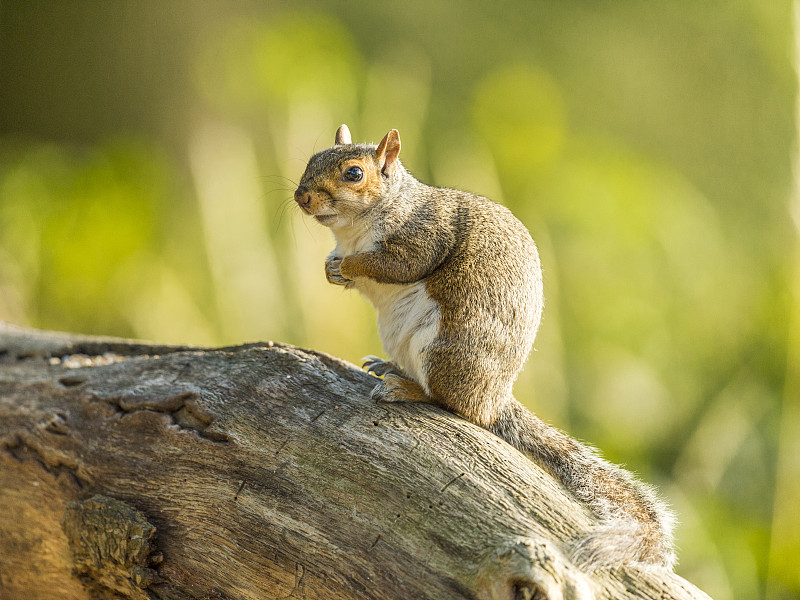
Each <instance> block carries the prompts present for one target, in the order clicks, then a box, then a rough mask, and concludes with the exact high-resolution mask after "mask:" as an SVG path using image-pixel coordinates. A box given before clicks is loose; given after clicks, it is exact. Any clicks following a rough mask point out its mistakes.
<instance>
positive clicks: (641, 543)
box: [570, 518, 677, 571]
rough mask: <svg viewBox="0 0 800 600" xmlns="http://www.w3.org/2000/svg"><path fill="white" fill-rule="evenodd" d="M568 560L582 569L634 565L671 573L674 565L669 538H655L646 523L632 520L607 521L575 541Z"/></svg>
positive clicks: (673, 553)
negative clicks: (663, 569)
mask: <svg viewBox="0 0 800 600" xmlns="http://www.w3.org/2000/svg"><path fill="white" fill-rule="evenodd" d="M570 555H571V556H570V558H571V560H572V562H573V563H574V564H576V565H578V566H579V568H581V569H585V570H587V571H591V570H594V569H600V568H609V567H619V566H622V565H635V566H638V567H643V568H653V567H657V568H666V569H669V570H672V569H673V568H674V567H675V563H676V562H677V557H676V554H675V549H674V548H673V547H672V543H671V538H669V539H667V537H666V536H665V535H664V534H663V533H661V534H659V535H654V534H653V531H652V530H651V528H650V527H648V526H647V525H646V524H644V523H642V522H641V521H637V520H635V519H625V518H618V519H610V520H608V521H603V522H601V523H599V524H598V525H597V526H596V527H595V528H594V529H592V530H591V531H590V532H589V533H587V534H585V535H582V536H580V537H579V538H577V539H576V540H575V541H574V543H573V545H572V548H571V552H570Z"/></svg>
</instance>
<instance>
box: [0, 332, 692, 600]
mask: <svg viewBox="0 0 800 600" xmlns="http://www.w3.org/2000/svg"><path fill="white" fill-rule="evenodd" d="M374 384H375V379H374V377H373V376H372V375H368V374H366V373H364V372H363V371H361V370H360V369H358V368H356V367H355V366H353V365H351V364H349V363H346V362H344V361H342V360H339V359H337V358H334V357H331V356H328V355H325V354H322V353H318V352H313V351H309V350H302V349H299V348H295V347H292V346H287V345H283V344H273V343H272V342H268V343H257V344H247V345H242V346H236V347H229V348H217V349H207V348H191V347H182V346H164V345H157V344H147V343H144V342H139V341H130V340H121V339H116V338H99V337H88V336H80V335H68V334H60V333H53V332H44V331H37V330H31V329H23V328H19V327H16V326H13V325H9V324H3V323H1V322H0V507H2V510H0V598H2V599H3V600H5V599H16V598H26V599H27V598H32V599H36V598H56V597H57V598H60V599H63V600H68V599H80V600H86V599H89V598H132V599H147V598H163V599H167V598H169V599H184V598H209V599H211V598H214V599H217V598H219V599H222V598H226V599H227V598H230V599H237V600H238V599H251V598H252V599H255V598H259V599H263V598H307V599H313V598H324V599H326V600H331V599H337V598H358V599H367V598H369V599H378V598H380V599H382V600H386V599H392V598H398V599H400V598H402V599H417V598H420V599H425V598H430V599H436V600H442V599H448V598H485V599H501V598H503V599H506V598H507V599H509V600H511V599H517V598H537V599H552V600H556V599H560V598H653V599H655V598H658V599H663V598H679V599H696V598H707V596H706V595H705V594H703V593H702V592H701V591H700V590H698V589H697V588H695V587H694V586H692V585H691V584H689V583H687V582H686V581H685V580H683V579H682V578H680V577H679V576H677V575H675V574H674V573H672V572H670V571H667V570H664V569H656V568H649V569H645V568H636V567H632V566H628V567H620V568H617V569H592V570H586V569H583V570H580V569H578V568H577V567H576V566H575V565H574V564H572V563H571V562H570V561H569V559H568V557H567V556H566V554H565V548H566V547H567V546H568V545H569V542H570V540H574V539H575V538H577V537H578V536H580V535H582V534H584V533H585V532H587V531H588V530H590V529H591V528H592V527H593V526H594V524H595V523H594V520H593V517H592V515H591V514H590V513H589V512H588V511H587V510H586V508H585V507H584V506H582V505H581V504H579V503H577V502H576V501H575V500H574V499H573V498H572V497H571V496H570V495H569V494H568V493H567V492H566V491H565V490H564V489H563V488H562V487H561V486H560V484H559V483H558V482H556V481H554V480H553V478H552V477H551V476H550V475H548V474H547V473H545V472H543V471H542V470H541V469H539V468H538V467H537V466H536V465H535V464H533V463H532V462H531V461H529V460H528V459H527V458H525V457H524V456H523V455H522V454H520V453H519V452H517V451H516V450H515V449H513V448H512V447H511V446H509V445H508V444H506V443H505V442H503V441H502V440H500V439H499V438H497V437H495V436H493V435H492V434H490V433H489V432H487V431H485V430H483V429H481V428H479V427H477V426H475V425H472V424H471V423H468V422H467V421H465V420H463V419H460V418H458V417H457V416H454V415H452V414H449V413H447V412H445V411H443V410H440V409H438V408H436V407H434V406H430V405H425V404H376V403H375V402H374V401H372V400H370V398H369V392H370V390H371V388H372V387H373V386H374Z"/></svg>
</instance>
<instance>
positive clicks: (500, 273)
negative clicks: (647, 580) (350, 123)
mask: <svg viewBox="0 0 800 600" xmlns="http://www.w3.org/2000/svg"><path fill="white" fill-rule="evenodd" d="M399 153H400V135H399V133H398V132H397V130H396V129H392V130H391V131H389V133H387V134H386V136H385V137H384V138H383V140H381V142H380V144H378V145H377V146H375V145H371V144H354V143H352V141H351V137H350V132H349V130H348V129H347V126H346V125H342V126H341V127H339V129H338V131H337V132H336V137H335V144H334V146H332V147H331V148H328V149H327V150H323V151H322V152H319V153H317V154H315V155H314V156H312V157H311V159H310V160H309V162H308V166H307V167H306V170H305V173H304V174H303V177H302V179H301V181H300V185H299V186H298V187H297V190H296V191H295V193H294V198H295V201H296V202H297V204H298V205H299V206H300V208H301V209H302V210H303V211H304V212H305V213H307V214H309V215H313V217H314V218H315V219H316V220H317V221H318V222H319V223H321V224H322V225H325V226H327V227H329V228H330V229H331V231H332V232H333V235H334V237H335V238H336V247H335V249H334V250H333V251H332V252H331V253H330V255H329V256H328V257H327V259H326V261H325V274H326V277H327V279H328V281H329V282H330V283H333V284H336V285H343V286H346V287H355V288H356V289H357V290H358V291H359V292H361V293H362V294H364V296H366V297H367V298H368V299H369V300H370V301H371V302H372V304H373V305H374V306H375V308H376V310H377V312H378V327H379V332H380V336H381V340H382V342H383V345H384V350H385V351H386V353H387V354H388V355H389V356H390V357H391V361H384V360H381V359H379V358H377V357H368V358H367V359H366V362H365V363H364V367H365V368H366V369H367V370H368V371H370V372H372V373H374V374H376V375H378V376H383V379H382V380H381V381H380V383H378V384H377V385H376V386H375V389H374V390H373V392H372V397H373V398H375V399H377V400H383V401H417V402H430V403H432V404H435V405H437V406H440V407H442V408H445V409H446V410H449V411H451V412H454V413H456V414H458V415H460V416H462V417H464V418H465V419H468V420H470V421H472V422H473V423H476V424H477V425H480V426H481V427H484V428H486V429H488V430H489V431H491V432H493V433H495V434H496V435H498V436H499V437H501V438H503V439H504V440H506V441H507V442H508V443H510V444H511V445H512V446H514V447H516V448H518V449H519V450H521V451H522V452H523V453H525V454H526V455H527V456H529V457H530V458H531V459H532V460H534V461H535V462H536V463H537V464H539V465H540V466H541V467H543V468H544V469H546V470H547V471H549V472H550V473H552V474H553V475H554V476H555V477H557V478H558V479H559V480H560V481H561V482H562V483H563V485H564V486H565V487H566V488H567V489H568V490H569V491H570V492H571V493H572V494H573V495H574V496H575V497H576V498H578V499H579V500H581V501H582V502H584V503H585V504H586V505H587V506H588V507H589V508H590V509H591V510H592V512H593V513H594V514H595V515H596V516H597V518H598V520H599V524H598V525H597V527H596V528H595V530H594V531H593V532H592V533H590V534H589V535H586V536H584V537H583V538H581V539H579V540H576V541H575V544H574V547H573V548H572V554H573V557H574V558H575V560H577V561H579V562H581V563H583V564H586V565H595V566H602V565H608V566H618V565H620V564H627V563H640V564H646V565H660V566H666V567H669V568H671V567H672V566H673V565H674V563H675V552H674V549H673V542H672V526H673V518H672V515H671V513H670V511H669V510H668V508H667V507H666V506H665V505H664V504H663V503H662V502H661V501H660V500H659V499H658V498H657V496H656V495H655V493H654V492H653V490H652V489H651V488H649V487H648V486H646V485H645V484H643V483H641V482H639V481H637V480H636V479H635V478H634V477H633V475H632V474H631V473H629V472H628V471H625V470H623V469H621V468H619V467H616V466H614V465H612V464H610V463H608V462H606V461H605V460H603V459H602V458H600V456H599V455H598V454H597V452H596V451H595V450H593V449H592V448H590V447H588V446H585V445H583V444H581V443H579V442H577V441H576V440H574V439H572V438H571V437H569V436H568V435H566V434H564V433H563V432H561V431H560V430H558V429H556V428H555V427H552V426H550V425H548V424H546V423H544V422H543V421H541V420H540V419H539V418H537V417H536V416H535V415H533V414H532V413H531V412H529V411H528V410H527V409H525V408H524V407H523V406H522V405H521V404H520V403H519V402H518V401H517V400H516V399H515V398H514V397H513V395H512V391H511V388H512V386H513V384H514V381H515V380H516V378H517V375H518V374H519V372H520V370H521V369H522V365H523V363H524V362H525V360H526V358H527V356H528V353H529V352H530V350H531V347H532V346H533V341H534V337H535V336H536V331H537V329H538V327H539V321H540V319H541V315H542V308H543V304H544V296H543V291H542V272H541V266H540V263H539V255H538V252H537V250H536V245H535V244H534V242H533V239H531V236H530V234H529V233H528V230H527V229H526V228H525V226H524V225H523V224H522V223H521V222H520V221H519V220H517V219H516V218H515V217H514V216H513V215H512V214H511V212H510V211H508V210H507V209H506V208H504V207H502V206H500V205H499V204H496V203H494V202H492V201H491V200H488V199H487V198H483V197H481V196H477V195H474V194H471V193H468V192H463V191H458V190H452V189H443V188H436V187H432V186H429V185H426V184H424V183H422V182H420V181H418V180H417V179H415V178H414V177H413V176H412V175H411V174H410V173H409V172H408V171H407V170H406V169H405V168H404V167H403V166H402V165H401V164H400V161H399V160H398V155H399Z"/></svg>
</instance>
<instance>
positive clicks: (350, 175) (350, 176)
mask: <svg viewBox="0 0 800 600" xmlns="http://www.w3.org/2000/svg"><path fill="white" fill-rule="evenodd" d="M363 177H364V171H363V170H362V169H361V167H350V168H349V169H347V171H345V172H344V178H345V179H347V181H361V179H362V178H363Z"/></svg>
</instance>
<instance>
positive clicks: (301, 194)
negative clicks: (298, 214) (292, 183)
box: [294, 186, 311, 208]
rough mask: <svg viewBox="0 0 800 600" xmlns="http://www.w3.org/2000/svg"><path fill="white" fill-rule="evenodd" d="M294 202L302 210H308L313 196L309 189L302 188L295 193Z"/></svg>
mask: <svg viewBox="0 0 800 600" xmlns="http://www.w3.org/2000/svg"><path fill="white" fill-rule="evenodd" d="M294 201H295V202H297V203H298V204H299V205H300V207H301V208H308V207H309V206H310V205H311V194H310V193H309V192H308V189H307V188H305V187H303V186H300V187H299V188H297V190H295V192H294Z"/></svg>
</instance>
